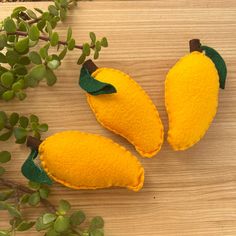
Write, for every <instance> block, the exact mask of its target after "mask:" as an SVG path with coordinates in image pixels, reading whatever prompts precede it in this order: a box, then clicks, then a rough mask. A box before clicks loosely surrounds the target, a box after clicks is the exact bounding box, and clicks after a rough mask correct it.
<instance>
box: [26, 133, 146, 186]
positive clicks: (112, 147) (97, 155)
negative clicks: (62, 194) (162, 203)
mask: <svg viewBox="0 0 236 236" xmlns="http://www.w3.org/2000/svg"><path fill="white" fill-rule="evenodd" d="M32 140H33V141H35V139H32V138H31V142H29V141H28V145H29V146H31V147H34V149H38V153H37V151H34V150H33V151H32V153H31V155H30V156H29V158H28V159H27V160H26V161H25V163H24V164H23V166H22V173H23V174H24V176H26V177H27V178H28V179H30V180H31V181H35V182H39V183H47V184H50V183H51V179H52V180H54V181H56V182H58V183H61V184H63V185H65V186H67V187H69V188H74V189H99V188H109V187H125V188H128V189H131V190H133V191H139V190H140V189H141V188H142V186H143V182H144V169H143V167H142V165H141V164H140V162H139V161H138V160H137V158H136V157H135V156H133V155H132V154H131V153H130V152H129V151H128V150H126V149H125V148H124V147H122V146H120V145H119V144H117V143H115V142H113V141H112V140H111V139H108V138H105V137H102V136H99V135H95V134H89V133H82V132H79V131H64V132H60V133H57V134H55V135H53V136H50V137H48V138H47V139H45V140H44V141H43V142H42V143H38V144H37V145H34V144H33V145H32ZM36 142H37V140H36ZM29 143H30V144H29ZM38 154H39V156H40V160H41V165H42V168H40V167H39V166H37V165H36V164H35V163H34V159H35V158H36V157H37V155H38Z"/></svg>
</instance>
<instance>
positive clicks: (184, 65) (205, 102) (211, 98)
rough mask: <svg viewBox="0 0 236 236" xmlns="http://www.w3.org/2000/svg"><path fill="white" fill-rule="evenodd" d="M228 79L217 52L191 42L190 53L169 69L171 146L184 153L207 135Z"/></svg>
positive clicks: (167, 96) (198, 41)
mask: <svg viewBox="0 0 236 236" xmlns="http://www.w3.org/2000/svg"><path fill="white" fill-rule="evenodd" d="M226 75H227V68H226V64H225V62H224V60H223V58H222V57H221V56H220V54H219V53H218V52H217V51H215V50H214V49H213V48H210V47H207V46H202V45H201V44H200V40H197V39H194V40H191V41H190V53H189V54H187V55H186V56H184V57H183V58H181V59H180V60H179V61H178V62H177V63H176V64H175V65H174V66H173V67H172V68H171V69H170V71H169V73H168V74H167V77H166V81H165V104H166V109H167V112H168V117H169V131H168V142H169V143H170V145H171V146H172V147H173V149H174V150H185V149H187V148H189V147H191V146H193V145H194V144H195V143H197V142H198V141H199V140H200V139H201V138H202V137H203V136H204V135H205V133H206V131H207V130H208V128H209V126H210V124H211V122H212V121H213V118H214V117H215V114H216V111H217V106H218V94H219V87H221V88H222V89H224V87H225V80H226Z"/></svg>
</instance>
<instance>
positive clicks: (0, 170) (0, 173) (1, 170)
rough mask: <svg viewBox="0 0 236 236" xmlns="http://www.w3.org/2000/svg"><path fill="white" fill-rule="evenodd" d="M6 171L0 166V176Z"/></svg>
mask: <svg viewBox="0 0 236 236" xmlns="http://www.w3.org/2000/svg"><path fill="white" fill-rule="evenodd" d="M5 172H6V170H5V169H4V168H3V167H2V166H0V176H1V175H3V174H4V173H5ZM0 210H1V206H0Z"/></svg>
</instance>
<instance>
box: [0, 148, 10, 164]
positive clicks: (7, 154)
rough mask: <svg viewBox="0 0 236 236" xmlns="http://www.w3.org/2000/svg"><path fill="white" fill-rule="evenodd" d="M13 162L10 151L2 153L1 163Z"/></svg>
mask: <svg viewBox="0 0 236 236" xmlns="http://www.w3.org/2000/svg"><path fill="white" fill-rule="evenodd" d="M10 160H11V153H10V152H8V151H2V152H0V163H6V162H8V161H10Z"/></svg>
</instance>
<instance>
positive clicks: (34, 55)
mask: <svg viewBox="0 0 236 236" xmlns="http://www.w3.org/2000/svg"><path fill="white" fill-rule="evenodd" d="M29 59H30V61H31V62H32V63H34V64H36V65H40V64H42V59H41V57H40V55H39V54H38V52H36V51H31V52H30V53H29Z"/></svg>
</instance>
